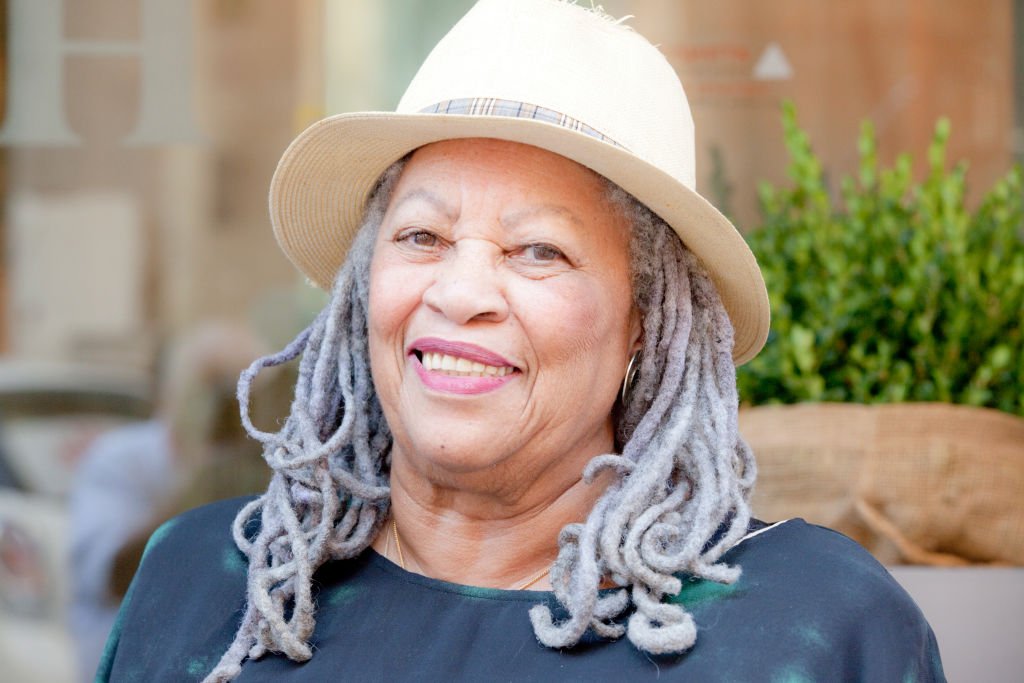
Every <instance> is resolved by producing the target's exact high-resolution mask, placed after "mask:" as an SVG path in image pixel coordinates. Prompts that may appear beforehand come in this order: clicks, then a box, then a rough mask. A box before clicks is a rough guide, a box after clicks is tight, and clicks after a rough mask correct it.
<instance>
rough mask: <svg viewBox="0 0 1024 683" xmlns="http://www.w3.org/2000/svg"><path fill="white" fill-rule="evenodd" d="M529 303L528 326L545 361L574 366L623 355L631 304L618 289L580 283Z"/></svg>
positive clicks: (536, 297)
mask: <svg viewBox="0 0 1024 683" xmlns="http://www.w3.org/2000/svg"><path fill="white" fill-rule="evenodd" d="M532 300H533V301H534V302H535V303H534V305H533V306H532V307H531V308H532V309H533V310H534V313H533V314H532V315H531V318H532V320H531V322H532V325H531V327H532V328H533V329H534V330H535V331H536V332H537V334H538V335H539V337H538V341H539V343H538V346H539V347H542V348H538V349H537V350H538V353H540V354H541V355H542V356H543V357H544V358H546V359H548V360H554V361H558V362H572V363H573V364H576V365H578V364H581V363H588V364H603V363H605V362H613V361H614V359H616V358H618V356H620V355H622V354H623V353H624V349H625V347H626V346H627V345H628V338H627V337H628V330H629V312H630V306H629V303H630V301H629V296H628V294H627V295H625V296H623V294H622V293H621V292H620V291H619V290H618V288H615V287H608V286H607V285H606V284H604V283H594V282H582V283H577V284H575V285H573V286H570V287H566V288H565V289H564V290H563V291H559V292H549V293H547V296H534V297H533V298H532ZM615 362H616V363H617V361H615ZM615 367H617V364H616V365H615Z"/></svg>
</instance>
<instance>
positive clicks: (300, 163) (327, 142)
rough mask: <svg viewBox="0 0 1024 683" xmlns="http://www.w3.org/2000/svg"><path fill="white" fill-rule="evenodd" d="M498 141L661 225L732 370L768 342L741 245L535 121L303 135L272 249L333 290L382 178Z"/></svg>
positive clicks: (285, 171) (599, 148) (689, 206)
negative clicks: (690, 267)
mask: <svg viewBox="0 0 1024 683" xmlns="http://www.w3.org/2000/svg"><path fill="white" fill-rule="evenodd" d="M458 138H496V139H501V140H509V141H512V142H521V143H524V144H528V145H533V146H536V147H540V148H542V149H546V150H548V151H551V152H554V153H556V154H560V155H561V156H564V157H566V158H568V159H572V160H573V161H576V162H577V163H580V164H582V165H584V166H586V167H588V168H590V169H592V170H594V171H596V172H597V173H600V174H601V175H603V176H604V177H606V178H608V179H609V180H611V181H612V182H614V183H616V184H618V185H619V186H620V187H622V188H623V189H624V190H626V191H627V192H629V193H630V194H632V195H633V196H634V197H636V198H637V199H638V200H639V201H641V202H643V204H645V205H646V206H647V207H648V208H650V209H651V210H652V211H654V212H655V213H657V214H658V215H659V216H661V218H662V219H663V220H664V221H665V222H666V223H668V224H669V225H670V226H671V227H672V228H673V229H674V230H675V231H676V233H677V234H678V235H679V237H680V238H681V239H682V240H683V243H684V244H686V246H687V248H689V249H690V251H692V252H693V253H694V254H695V255H696V256H697V257H698V258H699V259H700V260H701V262H703V263H704V266H705V267H706V268H707V269H708V272H709V274H710V275H711V278H712V280H713V281H714V283H715V286H716V287H717V289H718V292H719V295H720V296H721V298H722V302H723V304H724V305H725V308H726V311H727V312H728V314H729V319H730V320H731V321H732V324H733V328H734V330H735V342H734V346H733V361H734V362H735V363H736V364H737V365H740V364H742V363H745V362H746V361H748V360H750V359H751V358H753V357H754V356H755V355H757V352H758V351H760V350H761V347H762V346H764V342H765V340H766V339H767V336H768V325H769V308H768V295H767V291H766V289H765V284H764V279H763V278H762V276H761V271H760V269H759V268H758V266H757V261H756V260H755V258H754V255H753V254H752V253H751V251H750V248H749V247H748V246H747V244H746V242H745V241H744V239H743V237H742V236H741V235H740V234H739V232H738V231H737V230H736V228H735V227H734V226H733V225H732V223H731V222H730V221H729V220H728V219H727V218H726V217H725V216H723V215H722V214H721V213H720V212H719V211H718V210H717V209H715V207H713V206H712V205H711V204H710V203H709V202H708V201H707V200H706V199H704V198H703V197H702V196H700V195H699V194H697V193H696V192H694V191H693V190H691V189H689V188H688V187H686V186H685V185H683V184H682V183H681V182H679V181H678V180H676V179H675V178H674V177H672V176H671V175H669V174H668V173H665V172H664V171H661V170H660V169H658V168H656V167H655V166H653V165H651V164H649V163H647V162H645V161H644V160H642V159H640V158H639V157H637V156H636V155H634V154H632V153H630V152H629V151H628V150H626V149H624V148H621V147H617V146H615V145H612V144H609V143H607V142H603V141H601V140H599V139H597V138H594V137H591V136H590V135H587V134H585V133H581V132H578V131H574V130H570V129H567V128H564V127H562V126H559V125H557V124H553V123H548V122H546V121H538V120H534V119H519V118H512V117H502V116H476V115H452V114H398V113H394V112H363V113H355V114H340V115H337V116H332V117H329V118H326V119H323V120H321V121H318V122H317V123H315V124H313V125H312V126H310V127H309V128H307V129H306V130H305V131H304V132H303V133H301V134H300V135H299V136H298V137H297V138H296V139H295V140H294V141H293V142H292V144H291V145H289V147H288V149H287V150H286V151H285V153H284V155H283V156H282V157H281V161H280V163H279V164H278V167H277V170H276V171H275V173H274V177H273V180H272V181H271V184H270V216H271V221H272V223H273V227H274V234H275V236H276V237H277V241H278V244H280V246H281V249H282V250H283V251H284V253H285V254H286V255H287V257H288V258H289V259H290V260H291V262H292V263H293V264H295V266H296V267H297V268H298V269H299V270H300V271H302V273H303V274H305V275H306V277H308V278H309V279H310V280H311V281H312V282H313V283H314V284H315V285H317V286H318V287H320V288H322V289H330V287H331V284H332V282H333V281H334V278H335V275H336V274H337V272H338V269H339V268H340V267H341V265H342V263H343V262H344V260H345V256H346V254H347V253H348V249H349V247H350V246H351V244H352V241H353V239H354V238H355V234H356V232H357V231H358V229H359V225H360V221H361V219H362V214H363V211H364V209H365V205H366V201H367V199H368V195H369V193H370V192H371V191H372V190H373V187H374V185H375V183H376V182H377V180H378V179H379V178H380V175H381V174H382V173H383V172H384V171H385V170H386V169H387V168H388V166H390V165H391V164H392V163H394V162H395V161H397V160H398V159H400V158H402V157H403V156H405V155H406V154H408V153H409V152H411V151H413V150H415V149H417V148H419V147H422V146H424V145H427V144H430V143H432V142H439V141H441V140H452V139H458Z"/></svg>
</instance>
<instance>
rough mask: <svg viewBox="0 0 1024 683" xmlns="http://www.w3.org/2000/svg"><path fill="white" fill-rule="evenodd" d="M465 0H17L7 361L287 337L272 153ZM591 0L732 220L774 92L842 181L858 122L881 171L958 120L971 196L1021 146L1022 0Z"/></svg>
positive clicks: (743, 207) (285, 274)
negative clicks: (654, 51)
mask: <svg viewBox="0 0 1024 683" xmlns="http://www.w3.org/2000/svg"><path fill="white" fill-rule="evenodd" d="M471 4H472V2H471V1H470V0H431V1H430V2H427V1H426V0H295V1H293V2H288V3H283V2H275V1H274V0H203V1H201V2H191V3H189V2H180V3H178V2H174V3H167V2H161V1H160V0H74V1H71V0H67V1H61V0H7V2H6V15H7V16H8V17H9V20H8V23H7V27H6V32H5V42H6V57H7V58H6V62H5V69H4V73H5V80H4V84H5V85H4V96H5V97H4V99H5V126H4V128H3V132H2V134H0V142H2V145H3V146H2V149H3V152H2V154H3V156H2V160H0V168H2V177H3V183H4V188H3V201H4V211H3V225H2V229H3V233H4V234H3V244H4V249H5V252H4V259H3V269H2V271H0V307H2V309H3V310H4V311H5V315H4V317H3V323H2V328H0V347H2V348H3V349H4V350H5V351H6V352H7V353H9V354H12V355H15V356H18V357H45V358H73V359H82V360H89V361H98V362H111V363H129V364H135V365H138V366H140V367H147V366H149V365H150V364H151V361H152V357H153V354H154V350H155V348H156V340H157V339H159V338H160V336H161V335H164V334H166V333H168V332H170V331H173V330H174V329H176V328H179V327H181V326H183V325H186V324H188V323H189V322H191V321H194V320H197V319H200V318H203V317H208V316H212V315H216V316H229V317H236V318H239V317H242V318H250V319H251V318H253V317H255V318H258V319H261V320H264V321H265V324H266V325H270V326H285V327H287V326H288V325H289V324H290V323H293V322H294V321H290V320H288V319H287V316H286V315H283V314H282V313H281V312H280V311H277V312H276V313H275V312H274V311H275V309H279V308H280V307H281V305H283V303H284V302H287V301H290V300H291V298H292V297H293V296H295V286H296V283H297V282H298V279H297V277H296V276H295V275H294V273H293V271H292V269H291V268H290V266H289V265H288V264H287V263H286V262H285V260H284V258H283V257H282V256H280V254H279V253H278V251H277V250H276V247H275V245H274V241H273V237H272V236H271V234H270V231H269V225H268V220H267V217H266V208H265V196H266V189H267V185H268V181H269V178H270V175H271V173H272V172H273V168H274V164H275V161H276V159H277V157H278V155H279V154H280V152H281V151H282V150H283V148H284V147H285V146H286V145H287V143H288V141H289V140H290V139H291V137H292V136H293V135H294V134H295V133H296V132H297V131H298V130H300V129H301V128H302V127H303V126H304V125H306V124H308V123H309V122H311V121H312V120H314V119H316V118H318V117H319V116H321V115H323V114H325V113H333V112H339V111H346V110H353V109H381V108H390V107H393V106H394V104H395V103H396V102H397V99H398V97H399V96H400V94H401V91H402V89H403V87H404V84H405V83H406V82H407V80H408V78H409V77H410V76H411V74H412V73H413V72H414V70H415V68H416V65H417V64H418V63H419V61H420V60H421V59H422V57H423V56H424V55H425V53H426V52H427V51H428V50H429V47H430V46H431V45H432V44H433V43H434V42H435V41H436V39H437V38H438V37H439V36H441V35H443V33H444V32H445V30H446V29H447V27H449V26H450V25H451V24H452V23H453V22H454V21H455V20H456V19H457V18H458V17H459V16H460V15H461V14H462V13H463V12H464V11H465V10H466V9H467V8H468V7H469V6H470V5H471ZM603 6H604V8H605V9H606V10H607V11H608V12H610V13H611V14H613V15H618V16H621V15H627V14H635V15H636V18H635V19H634V20H632V24H633V25H634V26H635V27H636V28H637V29H638V30H640V31H641V32H642V33H644V34H645V35H647V36H649V37H650V38H651V39H652V40H653V41H654V42H656V43H658V44H659V45H660V47H661V49H662V51H663V52H664V53H665V55H666V57H667V58H668V59H669V60H670V62H671V63H672V64H673V66H675V67H676V69H677V70H678V72H679V74H680V76H681V77H682V79H683V82H684V84H685V86H686V88H687V92H688V94H689V96H690V99H691V103H692V106H693V111H694V117H695V119H696V124H697V130H698V135H699V148H698V149H699V155H700V157H699V183H700V184H701V186H702V188H703V190H704V192H705V193H706V194H708V195H709V196H710V197H712V199H713V200H714V201H715V202H716V204H717V205H718V206H719V207H720V208H721V209H722V210H723V211H725V212H726V213H728V214H730V215H731V216H733V217H734V218H735V219H736V220H737V221H738V223H739V224H740V225H741V226H745V227H749V226H752V225H754V224H755V223H756V222H757V204H756V183H757V181H759V180H769V181H773V182H779V181H782V180H783V179H784V167H785V164H784V161H785V160H784V152H783V147H782V142H781V135H780V126H779V103H780V101H782V100H783V99H785V98H789V99H792V100H793V101H795V103H796V105H797V108H798V111H799V113H800V119H801V122H802V124H803V125H804V127H805V128H806V129H807V130H808V132H809V133H810V134H811V136H812V139H813V140H814V141H815V145H816V147H817V150H818V152H819V153H820V154H821V155H822V157H823V158H824V160H825V163H826V167H827V169H828V172H829V173H830V174H835V175H836V176H838V174H840V173H841V172H844V171H848V170H850V168H851V167H852V165H853V164H854V162H855V158H856V150H855V146H854V140H855V137H856V131H857V128H858V125H859V123H860V122H861V121H862V120H864V119H871V120H872V121H874V123H875V125H876V128H877V130H878V132H879V137H880V147H881V152H882V156H883V159H885V158H886V157H891V156H894V155H895V154H896V153H897V152H900V151H906V150H910V151H920V150H923V149H924V147H925V145H926V141H927V139H928V137H929V135H930V133H931V130H932V127H933V124H934V122H935V120H936V119H937V118H938V117H939V116H942V115H945V116H948V117H949V118H950V119H951V120H952V122H953V126H954V134H953V138H952V142H951V150H950V152H951V158H954V159H959V158H963V159H967V160H968V161H969V162H970V165H971V174H972V182H973V184H974V187H977V188H984V187H988V186H989V185H990V184H991V182H992V181H993V180H994V179H995V178H996V177H997V176H999V175H1000V174H1001V173H1002V172H1004V171H1005V169H1006V168H1007V166H1008V165H1009V163H1010V162H1011V161H1012V160H1013V158H1014V155H1015V153H1018V152H1019V150H1018V149H1017V147H1015V144H1016V145H1017V146H1018V147H1020V143H1019V139H1020V137H1021V134H1020V132H1019V131H1020V128H1019V125H1018V124H1017V118H1018V117H1019V112H1018V113H1015V106H1014V103H1015V98H1014V92H1015V90H1014V87H1015V83H1016V74H1017V72H1018V71H1019V70H1020V59H1019V58H1015V57H1014V55H1015V42H1014V38H1013V36H1014V26H1015V22H1016V21H1019V15H1015V12H1014V3H1013V2H1011V0H981V1H979V2H954V1H949V0H899V1H891V0H865V1H864V2H858V3H846V2H828V1H825V2H823V1H821V0H772V1H771V2H752V1H750V0H721V1H719V2H714V3H709V2H702V1H701V0H606V1H605V2H604V3H603ZM1015 141H1018V142H1016V143H1015ZM918 156H919V158H920V157H921V156H922V155H920V154H919V155H918ZM280 317H283V318H284V319H280ZM294 326H295V325H294V324H293V327H294Z"/></svg>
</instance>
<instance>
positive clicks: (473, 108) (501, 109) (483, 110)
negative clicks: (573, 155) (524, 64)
mask: <svg viewBox="0 0 1024 683" xmlns="http://www.w3.org/2000/svg"><path fill="white" fill-rule="evenodd" d="M420 113H421V114H456V115H466V116H507V117H510V118H515V119H534V120H537V121H546V122H547V123H553V124H555V125H556V126H561V127H562V128H568V129H569V130H575V131H579V132H580V133H584V134H585V135H589V136H590V137H592V138H597V139H598V140H601V141H602V142H607V143H608V144H610V145H614V146H615V147H619V148H621V149H626V147H625V145H621V144H619V143H618V142H616V141H615V140H613V139H612V138H610V137H608V136H607V135H605V134H604V133H602V132H601V131H599V130H597V129H596V128H593V127H592V126H588V125H587V124H585V123H583V122H582V121H580V120H578V119H574V118H573V117H571V116H568V115H567V114H563V113H561V112H558V111H555V110H554V109H547V108H545V107H541V106H539V105H536V104H528V103H526V102H517V101H515V100H502V99H498V98H495V97H463V98H460V99H456V100H445V101H443V102H438V103H437V104H432V105H430V106H429V107H425V108H423V109H421V110H420Z"/></svg>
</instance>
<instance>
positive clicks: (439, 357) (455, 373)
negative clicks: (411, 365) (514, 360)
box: [413, 349, 517, 377]
mask: <svg viewBox="0 0 1024 683" xmlns="http://www.w3.org/2000/svg"><path fill="white" fill-rule="evenodd" d="M413 354H414V355H415V356H416V358H417V359H419V361H420V363H421V364H422V365H423V369H424V370H426V371H428V372H432V373H437V374H441V375H447V376H450V377H505V376H506V375H511V374H512V373H514V372H517V370H516V368H514V367H512V366H511V365H500V366H499V365H485V364H484V363H480V362H478V361H473V360H469V359H468V358H462V357H460V356H451V355H448V354H446V353H435V352H429V351H427V352H424V351H420V350H418V349H416V350H414V351H413Z"/></svg>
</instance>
